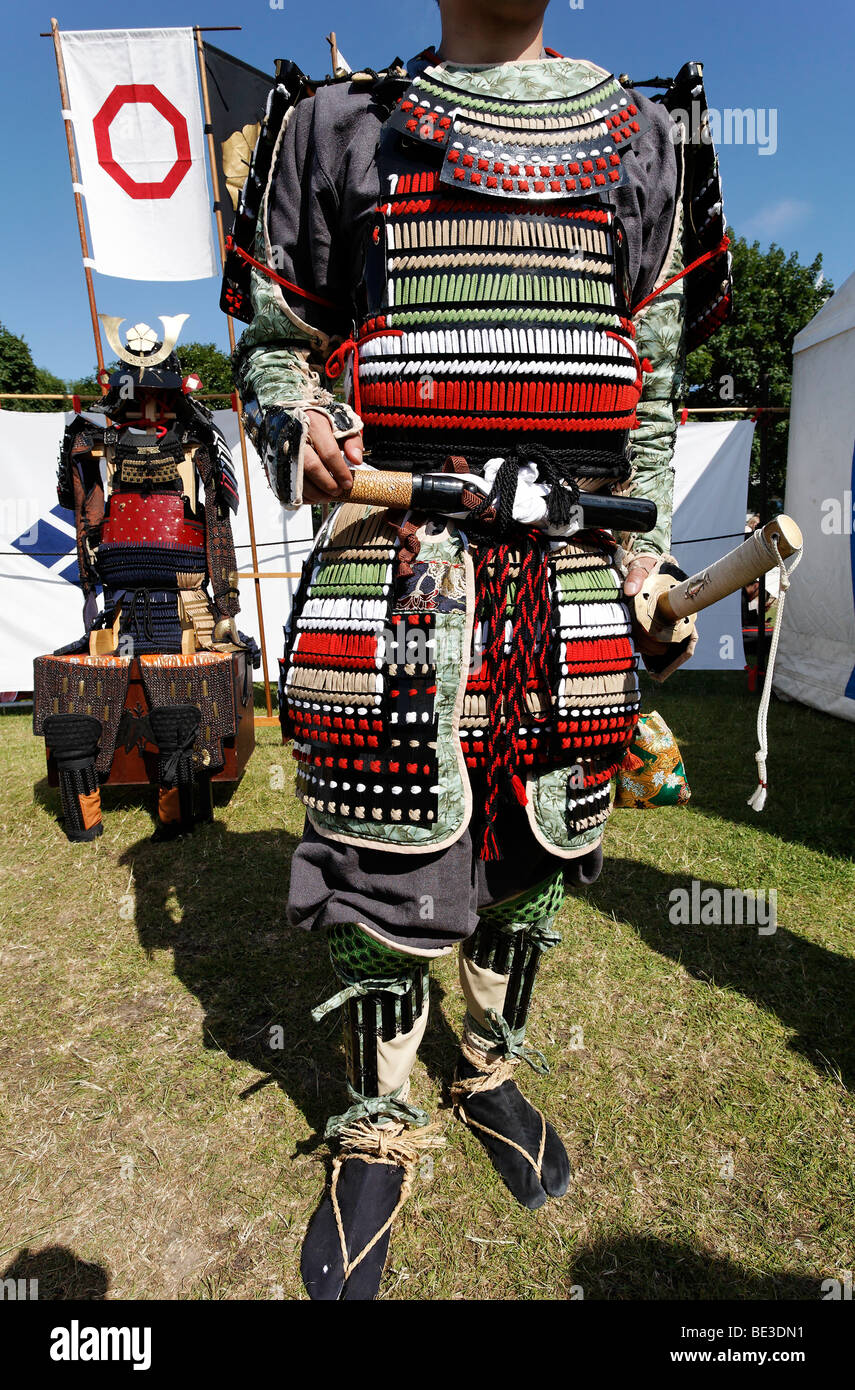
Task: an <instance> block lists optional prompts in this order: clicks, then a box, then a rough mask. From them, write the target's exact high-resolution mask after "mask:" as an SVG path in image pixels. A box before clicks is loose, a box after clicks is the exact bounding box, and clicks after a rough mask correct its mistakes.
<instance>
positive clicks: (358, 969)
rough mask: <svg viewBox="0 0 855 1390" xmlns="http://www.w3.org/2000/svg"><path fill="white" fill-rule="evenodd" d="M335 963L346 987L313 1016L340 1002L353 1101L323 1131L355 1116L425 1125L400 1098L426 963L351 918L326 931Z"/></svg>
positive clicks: (422, 1007)
mask: <svg viewBox="0 0 855 1390" xmlns="http://www.w3.org/2000/svg"><path fill="white" fill-rule="evenodd" d="M329 948H330V956H331V959H332V963H333V968H334V970H335V972H336V975H337V976H338V978H339V979H340V980H341V982H342V984H343V986H344V988H343V989H342V990H340V991H339V993H338V994H336V995H335V996H334V997H333V998H332V999H330V1000H328V1001H327V1002H326V1003H325V1004H322V1005H321V1006H320V1007H319V1008H317V1009H315V1010H314V1012H313V1014H312V1017H313V1018H314V1019H315V1021H316V1022H317V1021H318V1020H319V1019H320V1018H322V1017H323V1016H324V1014H326V1013H328V1012H329V1011H330V1010H331V1009H333V1008H337V1007H340V1008H341V1010H342V1020H343V1025H344V1051H345V1061H346V1067H347V1087H348V1094H349V1095H350V1098H351V1100H352V1101H353V1105H352V1107H351V1109H350V1110H349V1111H348V1112H347V1114H346V1115H341V1116H336V1117H334V1119H332V1120H330V1122H329V1124H328V1125H327V1137H329V1136H330V1135H332V1134H335V1133H338V1132H339V1130H340V1128H341V1127H342V1126H343V1125H347V1124H353V1123H355V1122H357V1121H358V1120H361V1119H375V1120H376V1119H384V1118H385V1119H389V1120H397V1121H403V1122H406V1123H409V1124H426V1123H427V1116H425V1115H423V1113H422V1112H421V1111H417V1110H415V1109H414V1108H413V1107H412V1106H409V1105H407V1104H406V1097H407V1094H408V1092H409V1078H410V1072H411V1070H412V1067H413V1063H414V1062H415V1058H416V1052H417V1051H418V1047H419V1044H420V1042H421V1040H422V1037H423V1036H424V1031H425V1028H426V1026H427V1016H428V982H429V975H428V969H429V967H428V961H427V959H426V958H425V957H419V956H411V955H405V954H404V953H403V952H401V951H396V950H395V949H394V947H392V946H387V945H386V944H385V943H384V942H381V941H379V940H378V939H377V938H376V937H373V936H371V935H369V934H368V932H366V931H365V930H364V929H363V927H362V926H361V925H360V924H359V923H356V922H346V923H336V924H335V925H334V926H332V927H330V930H329Z"/></svg>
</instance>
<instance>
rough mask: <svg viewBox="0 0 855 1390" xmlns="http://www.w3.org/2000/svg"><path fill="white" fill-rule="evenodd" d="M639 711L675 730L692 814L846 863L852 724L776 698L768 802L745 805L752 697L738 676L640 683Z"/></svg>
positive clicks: (854, 821)
mask: <svg viewBox="0 0 855 1390" xmlns="http://www.w3.org/2000/svg"><path fill="white" fill-rule="evenodd" d="M642 697H643V705H642V707H643V709H644V710H646V711H648V710H652V709H658V710H659V711H660V713H661V714H662V715H663V717H664V718H665V719H666V720H667V722H668V724H669V725H670V726H671V728H672V729H673V731H674V734H675V736H676V738H677V742H678V743H679V745H680V751H681V752H682V754H683V758H684V761H685V764H686V772H687V775H688V778H689V784H690V786H691V788H692V803H691V811H690V814H694V815H697V814H698V813H700V814H701V815H706V816H710V817H714V818H716V819H721V820H726V821H729V822H730V823H732V824H734V825H747V826H750V827H751V829H752V830H759V831H760V832H761V833H763V834H767V835H774V836H776V837H777V838H778V839H780V840H784V841H787V842H789V843H799V844H803V845H806V846H807V847H808V848H810V849H814V850H819V851H820V852H821V853H823V854H830V855H835V856H837V857H839V858H841V859H851V858H852V853H853V845H855V798H853V796H852V793H851V776H850V774H849V771H848V769H849V768H851V766H852V764H853V762H855V724H851V723H848V722H847V721H846V720H845V719H836V718H834V717H833V716H832V715H829V714H823V713H821V712H820V711H819V710H814V709H808V708H807V707H806V706H805V705H799V704H796V703H786V702H784V701H782V700H777V699H775V700H773V701H772V706H771V709H770V711H769V759H768V776H769V797H768V800H767V802H766V807H765V809H764V811H763V812H762V814H761V815H758V814H757V812H756V811H753V810H752V809H751V807H750V806H748V805H747V801H748V798H749V796H750V795H751V793H752V792H753V791H754V788H755V786H756V785H757V778H756V763H755V761H754V754H755V751H756V748H757V741H756V725H757V708H758V704H759V696H756V695H750V694H749V693H748V691H747V686H746V683H745V676H744V674H743V673H741V672H739V673H737V672H732V673H731V672H717V671H686V672H685V673H684V672H683V671H678V672H677V673H676V674H675V675H674V676H673V677H672V678H671V679H670V680H669V681H668V683H667V684H666V685H664V686H662V685H655V684H654V683H653V682H651V681H650V680H649V679H645V678H644V676H642Z"/></svg>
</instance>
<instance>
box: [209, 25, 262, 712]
mask: <svg viewBox="0 0 855 1390" xmlns="http://www.w3.org/2000/svg"><path fill="white" fill-rule="evenodd" d="M193 32H194V34H195V36H196V53H197V56H198V59H199V77H200V80H201V83H202V104H203V106H204V110H205V129H206V131H207V134H208V162H209V164H210V166H211V183H212V185H213V189H214V215H215V217H216V220H217V237H218V240H219V244H220V263H221V265H223V266H225V263H226V239H225V234H224V231H223V210H222V207H221V205H220V177H219V174H218V173H217V157H216V150H215V148H214V131H213V127H212V125H211V101H210V97H209V96H208V74H207V72H206V71H205V45H204V43H203V41H202V31H201V29H199V28H198V26H197V27H196V28H195V29H194V30H193ZM226 321H227V323H228V326H229V345H230V347H231V350H232V353H234V350H235V328H234V322H233V320H232V317H231V315H230V314H229V315H228V316H227V319H226ZM234 404H235V410H236V413H237V419H238V438H239V440H240V453H241V459H242V461H243V482H244V494H245V496H246V514H247V519H248V521H249V544H250V549H251V551H252V569H253V581H252V582H253V584H254V585H255V609H256V613H257V614H258V628H259V634H258V636H259V642H260V643H261V670H262V675H263V676H264V700H265V704H266V706H267V718H268V719H270V720H272V719H273V705H272V703H271V699H270V671H269V667H268V664H267V639H266V638H265V635H264V609H263V607H262V603H261V580H260V578H259V572H258V550H257V548H256V544H255V518H254V516H253V512H252V489H251V485H250V478H249V456H248V454H247V451H246V435H245V433H244V428H243V416H242V411H241V400H240V397H239V396H238V393H237V391H235V393H234Z"/></svg>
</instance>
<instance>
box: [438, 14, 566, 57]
mask: <svg viewBox="0 0 855 1390" xmlns="http://www.w3.org/2000/svg"><path fill="white" fill-rule="evenodd" d="M542 54H543V24H542V23H538V24H537V25H536V26H531V27H529V28H526V29H522V30H519V29H517V30H508V29H505V28H500V27H496V28H485V29H483V30H478V29H475V28H473V27H472V25H471V23H467V24H461V25H459V26H458V25H455V24H453V23H452V24H449V23H446V24H445V25H444V26H443V31H442V43H441V44H440V47H439V52H438V54H437V57H438V58H439V59H440V61H441V62H444V63H459V64H460V65H461V66H462V67H478V66H479V65H481V64H492V63H520V62H531V61H532V60H533V59H536V58H540V57H541V56H542Z"/></svg>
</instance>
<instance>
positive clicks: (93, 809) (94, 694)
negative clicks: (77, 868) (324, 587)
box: [34, 315, 258, 839]
mask: <svg viewBox="0 0 855 1390" xmlns="http://www.w3.org/2000/svg"><path fill="white" fill-rule="evenodd" d="M185 317H186V315H182V316H180V317H179V318H177V319H164V320H163V324H164V341H163V342H160V341H158V339H157V335H156V334H155V333H154V331H153V330H152V329H150V328H149V327H148V326H147V325H146V324H137V325H136V326H135V327H134V328H132V329H131V330H130V331H129V332H128V335H127V344H126V346H123V345H122V343H121V341H120V340H119V338H118V332H117V330H118V324H119V323H120V320H115V319H110V318H107V317H106V316H102V318H103V321H104V324H105V329H106V332H107V335H108V338H109V340H110V343H111V346H112V347H113V348H114V350H115V351H116V353H117V356H118V357H119V359H120V362H119V365H118V367H117V369H116V370H115V371H114V372H113V373H112V375H109V376H107V374H105V380H104V383H103V384H104V386H105V388H106V389H105V395H104V397H103V399H102V400H101V401H100V402H98V403H97V405H96V406H95V410H96V411H97V412H101V413H103V414H104V415H105V416H107V419H108V423H107V425H106V426H105V427H102V426H98V425H96V424H93V423H91V422H90V421H89V420H87V419H86V418H84V417H83V416H76V417H75V419H74V420H72V422H71V424H70V425H69V426H68V427H67V429H66V431H65V436H64V438H63V443H62V448H61V452H60V462H59V474H58V494H59V501H60V505H61V506H64V507H67V508H69V509H70V510H72V511H73V512H74V518H75V525H76V531H77V556H78V565H79V571H80V583H81V587H82V590H83V594H84V624H85V628H86V632H85V634H84V636H83V637H82V638H80V639H79V640H77V641H76V642H73V643H71V644H70V645H69V646H67V647H64V648H61V649H60V650H59V651H58V652H55V653H54V654H53V655H52V656H45V657H39V658H38V659H37V660H36V662H35V675H34V686H35V698H34V729H35V732H36V733H37V734H43V736H44V738H45V743H46V746H47V750H48V752H49V754H50V755H51V757H52V758H53V761H54V763H55V765H56V768H57V772H58V776H59V781H60V788H61V793H62V800H63V811H64V817H65V826H66V830H67V833H68V834H69V837H70V838H72V839H91V838H94V837H95V836H96V835H97V834H99V833H100V831H101V818H100V805H99V790H98V788H99V783H100V781H102V780H106V778H107V777H108V776H109V774H110V769H111V766H112V763H113V758H114V754H115V750H116V747H117V744H118V743H119V742H122V741H124V742H126V744H127V746H128V747H130V746H131V744H132V743H134V742H137V741H139V742H141V743H145V742H148V743H149V744H150V745H152V746H153V747H156V748H157V749H159V753H160V758H159V776H158V780H159V785H160V794H159V805H158V828H159V833H160V834H162V835H165V836H169V835H172V834H175V833H179V832H181V831H184V830H188V829H190V828H191V827H192V825H193V824H194V822H195V821H196V820H198V819H208V818H210V814H211V793H210V777H211V774H212V773H213V772H216V771H217V770H218V769H219V768H221V767H222V766H223V739H224V738H226V739H228V738H232V737H233V736H234V735H235V733H236V729H237V720H238V718H239V716H240V713H241V711H242V709H243V708H244V707H245V706H246V704H247V700H249V701H250V702H251V677H250V675H249V669H250V667H251V666H252V665H253V664H255V665H257V661H258V658H257V648H256V647H255V643H254V642H253V641H252V640H251V639H248V638H244V637H243V636H242V635H241V634H239V633H238V630H237V627H236V624H235V617H236V615H237V613H238V611H239V601H238V590H237V582H238V581H237V564H236V560H235V552H234V543H233V539H232V532H231V521H230V517H231V514H232V513H233V512H234V511H236V509H237V505H238V490H237V484H236V480H235V476H234V472H233V469H232V464H231V456H230V453H229V450H228V447H227V445H226V442H225V439H224V437H223V435H222V433H221V431H220V430H219V429H218V428H217V427H216V425H215V424H214V422H213V419H212V417H211V414H210V412H209V411H208V410H206V409H205V408H204V407H203V406H201V405H200V404H199V403H197V402H195V401H194V400H193V398H192V393H193V391H194V390H198V389H199V387H200V386H201V382H200V381H199V379H198V377H194V376H191V377H184V376H182V372H181V366H180V363H179V360H178V358H177V356H176V354H175V352H174V350H173V349H174V343H175V338H176V336H177V330H178V328H180V325H181V323H182V322H183V319H184V318H185ZM99 590H100V592H101V594H102V599H103V606H102V608H101V611H100V612H99V611H98V605H97V599H96V595H97V593H98V592H99ZM237 655H239V656H240V657H241V662H242V671H243V674H242V677H240V678H239V679H236V676H235V670H234V657H235V656H237ZM132 665H133V666H134V672H135V673H136V674H138V678H139V680H140V681H141V683H142V687H143V690H144V692H145V705H146V714H145V717H144V718H142V719H141V718H140V717H139V715H138V716H137V717H136V718H134V717H133V715H132V714H131V713H130V712H129V711H128V710H126V708H125V703H126V697H127V693H128V683H129V680H130V678H131V674H132ZM164 672H166V676H165V678H164Z"/></svg>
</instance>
